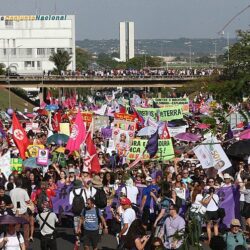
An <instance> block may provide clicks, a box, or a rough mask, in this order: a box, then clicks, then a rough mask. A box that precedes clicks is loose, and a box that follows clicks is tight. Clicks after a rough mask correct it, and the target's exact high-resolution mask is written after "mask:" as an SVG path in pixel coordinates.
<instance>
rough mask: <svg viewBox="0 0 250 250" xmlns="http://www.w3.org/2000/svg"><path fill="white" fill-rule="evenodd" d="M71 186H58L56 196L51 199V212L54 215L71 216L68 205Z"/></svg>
mask: <svg viewBox="0 0 250 250" xmlns="http://www.w3.org/2000/svg"><path fill="white" fill-rule="evenodd" d="M71 190H72V185H65V184H64V185H62V184H60V183H59V184H58V187H57V190H55V191H56V196H55V197H53V198H52V204H53V212H54V213H56V214H65V215H71V216H73V214H72V212H71V205H69V193H70V192H71Z"/></svg>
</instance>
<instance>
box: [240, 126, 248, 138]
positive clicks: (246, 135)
mask: <svg viewBox="0 0 250 250" xmlns="http://www.w3.org/2000/svg"><path fill="white" fill-rule="evenodd" d="M239 137H240V139H241V140H248V139H250V128H249V129H246V130H244V131H242V132H241V133H240V136H239Z"/></svg>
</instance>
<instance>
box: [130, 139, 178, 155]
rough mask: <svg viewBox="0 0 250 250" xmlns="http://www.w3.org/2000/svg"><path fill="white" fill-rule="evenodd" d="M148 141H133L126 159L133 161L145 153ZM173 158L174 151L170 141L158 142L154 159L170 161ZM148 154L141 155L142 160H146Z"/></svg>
mask: <svg viewBox="0 0 250 250" xmlns="http://www.w3.org/2000/svg"><path fill="white" fill-rule="evenodd" d="M147 142H148V140H144V139H133V141H132V145H131V147H130V150H129V153H128V156H127V158H128V159H130V160H135V159H137V158H138V157H139V155H141V154H142V153H143V152H144V151H145V147H146V145H147ZM172 158H174V149H173V145H172V140H171V139H167V140H158V152H157V154H156V157H155V159H157V160H170V159H172ZM148 159H149V154H148V153H147V152H145V153H144V155H143V160H148Z"/></svg>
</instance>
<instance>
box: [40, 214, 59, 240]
mask: <svg viewBox="0 0 250 250" xmlns="http://www.w3.org/2000/svg"><path fill="white" fill-rule="evenodd" d="M47 215H48V212H45V213H41V214H40V216H41V217H42V219H41V218H40V216H39V214H38V215H37V216H36V221H37V222H38V223H39V226H40V227H41V226H42V225H43V221H44V220H45V219H46V217H47ZM46 222H47V223H48V224H49V225H50V226H51V227H54V228H55V224H56V222H58V219H57V216H56V214H55V213H50V215H49V217H48V218H47V220H46ZM53 232H54V230H52V229H51V228H50V227H49V226H47V225H46V224H45V225H44V226H43V228H42V230H41V234H42V235H47V234H52V233H53Z"/></svg>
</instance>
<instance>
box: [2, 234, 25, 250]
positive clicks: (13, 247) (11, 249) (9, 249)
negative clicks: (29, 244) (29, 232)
mask: <svg viewBox="0 0 250 250" xmlns="http://www.w3.org/2000/svg"><path fill="white" fill-rule="evenodd" d="M6 237H7V238H8V241H7V243H6V244H5V247H4V250H21V248H20V244H22V243H24V239H23V236H22V234H21V233H20V237H19V240H20V243H19V241H18V238H17V235H16V233H15V234H13V235H10V234H8V233H7V234H6ZM3 238H4V233H2V234H1V236H0V242H2V241H3Z"/></svg>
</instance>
